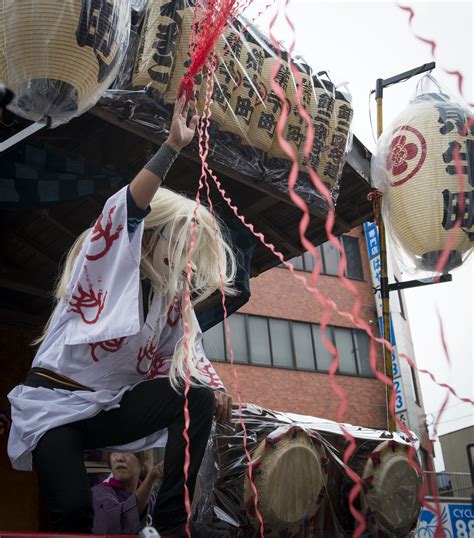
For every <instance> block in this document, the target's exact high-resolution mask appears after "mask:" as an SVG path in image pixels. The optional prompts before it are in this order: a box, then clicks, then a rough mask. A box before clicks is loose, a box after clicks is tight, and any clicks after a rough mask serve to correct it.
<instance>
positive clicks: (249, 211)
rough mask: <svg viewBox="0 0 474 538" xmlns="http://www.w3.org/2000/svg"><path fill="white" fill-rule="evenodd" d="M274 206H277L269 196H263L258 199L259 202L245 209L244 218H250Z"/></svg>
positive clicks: (276, 202) (275, 201)
mask: <svg viewBox="0 0 474 538" xmlns="http://www.w3.org/2000/svg"><path fill="white" fill-rule="evenodd" d="M276 204H278V201H277V200H275V199H274V198H272V197H271V196H264V197H263V198H260V200H257V201H256V202H255V203H253V204H251V205H249V206H247V207H246V208H245V216H246V217H247V218H252V217H253V216H254V215H258V214H259V213H261V212H262V211H266V210H267V209H270V208H271V207H273V206H275V205H276Z"/></svg>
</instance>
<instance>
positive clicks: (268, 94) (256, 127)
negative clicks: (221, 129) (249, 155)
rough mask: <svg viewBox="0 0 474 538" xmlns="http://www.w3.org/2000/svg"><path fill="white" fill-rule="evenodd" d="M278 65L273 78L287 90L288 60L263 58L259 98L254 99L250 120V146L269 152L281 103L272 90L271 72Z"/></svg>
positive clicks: (279, 114)
mask: <svg viewBox="0 0 474 538" xmlns="http://www.w3.org/2000/svg"><path fill="white" fill-rule="evenodd" d="M277 64H278V65H279V67H278V71H277V73H276V75H275V80H276V81H277V83H278V84H279V85H280V86H281V87H282V88H283V90H284V91H285V93H286V91H287V90H288V85H289V82H290V77H291V74H290V67H289V66H288V62H286V61H285V60H284V59H283V60H281V61H280V60H278V58H274V57H273V56H270V57H267V58H265V60H264V62H263V67H262V78H261V80H260V84H259V92H260V99H258V100H257V101H256V104H255V109H254V111H253V114H252V118H251V120H250V129H249V136H248V142H249V145H251V146H252V147H255V148H258V149H259V150H262V151H264V152H265V153H269V152H270V150H271V148H272V146H273V141H274V137H275V136H276V126H277V123H278V120H279V119H280V116H281V111H282V105H281V102H280V99H279V97H278V95H277V94H276V93H275V92H274V91H273V90H272V73H273V70H274V69H275V66H276V65H277Z"/></svg>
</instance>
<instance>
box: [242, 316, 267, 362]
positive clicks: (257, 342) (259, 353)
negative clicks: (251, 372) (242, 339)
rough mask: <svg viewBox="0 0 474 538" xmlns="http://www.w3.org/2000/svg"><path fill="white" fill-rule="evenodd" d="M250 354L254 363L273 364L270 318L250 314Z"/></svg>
mask: <svg viewBox="0 0 474 538" xmlns="http://www.w3.org/2000/svg"><path fill="white" fill-rule="evenodd" d="M247 319H248V325H249V341H250V354H251V356H252V363H253V364H271V363H272V360H271V351H270V336H269V334H268V319H267V318H259V317H257V316H248V318H247Z"/></svg>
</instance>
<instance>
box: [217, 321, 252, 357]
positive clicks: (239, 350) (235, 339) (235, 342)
mask: <svg viewBox="0 0 474 538" xmlns="http://www.w3.org/2000/svg"><path fill="white" fill-rule="evenodd" d="M228 321H229V329H230V338H231V342H230V343H231V345H232V351H233V352H234V361H235V362H248V360H249V353H248V346H247V328H246V326H245V322H246V319H245V316H240V315H238V316H230V318H229V319H228ZM219 325H221V330H223V329H224V327H223V325H222V324H219ZM225 340H226V342H225V349H226V356H227V357H229V360H230V349H229V343H228V342H227V338H226V339H225Z"/></svg>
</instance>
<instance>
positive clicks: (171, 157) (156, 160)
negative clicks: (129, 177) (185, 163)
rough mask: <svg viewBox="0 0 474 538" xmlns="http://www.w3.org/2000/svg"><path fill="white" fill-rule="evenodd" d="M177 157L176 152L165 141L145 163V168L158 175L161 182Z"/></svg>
mask: <svg viewBox="0 0 474 538" xmlns="http://www.w3.org/2000/svg"><path fill="white" fill-rule="evenodd" d="M177 158H178V152H177V151H176V150H174V149H173V148H172V147H171V146H170V145H168V144H166V142H165V143H164V144H162V146H161V148H160V149H159V150H158V151H157V152H156V153H155V155H153V157H152V158H151V159H150V160H149V161H148V162H147V163H146V165H145V169H146V170H149V171H150V172H152V173H153V174H155V175H156V176H158V177H160V178H161V181H162V182H163V181H164V180H165V179H166V176H167V174H168V172H169V171H170V168H171V167H172V166H173V163H174V162H175V161H176V159H177Z"/></svg>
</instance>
